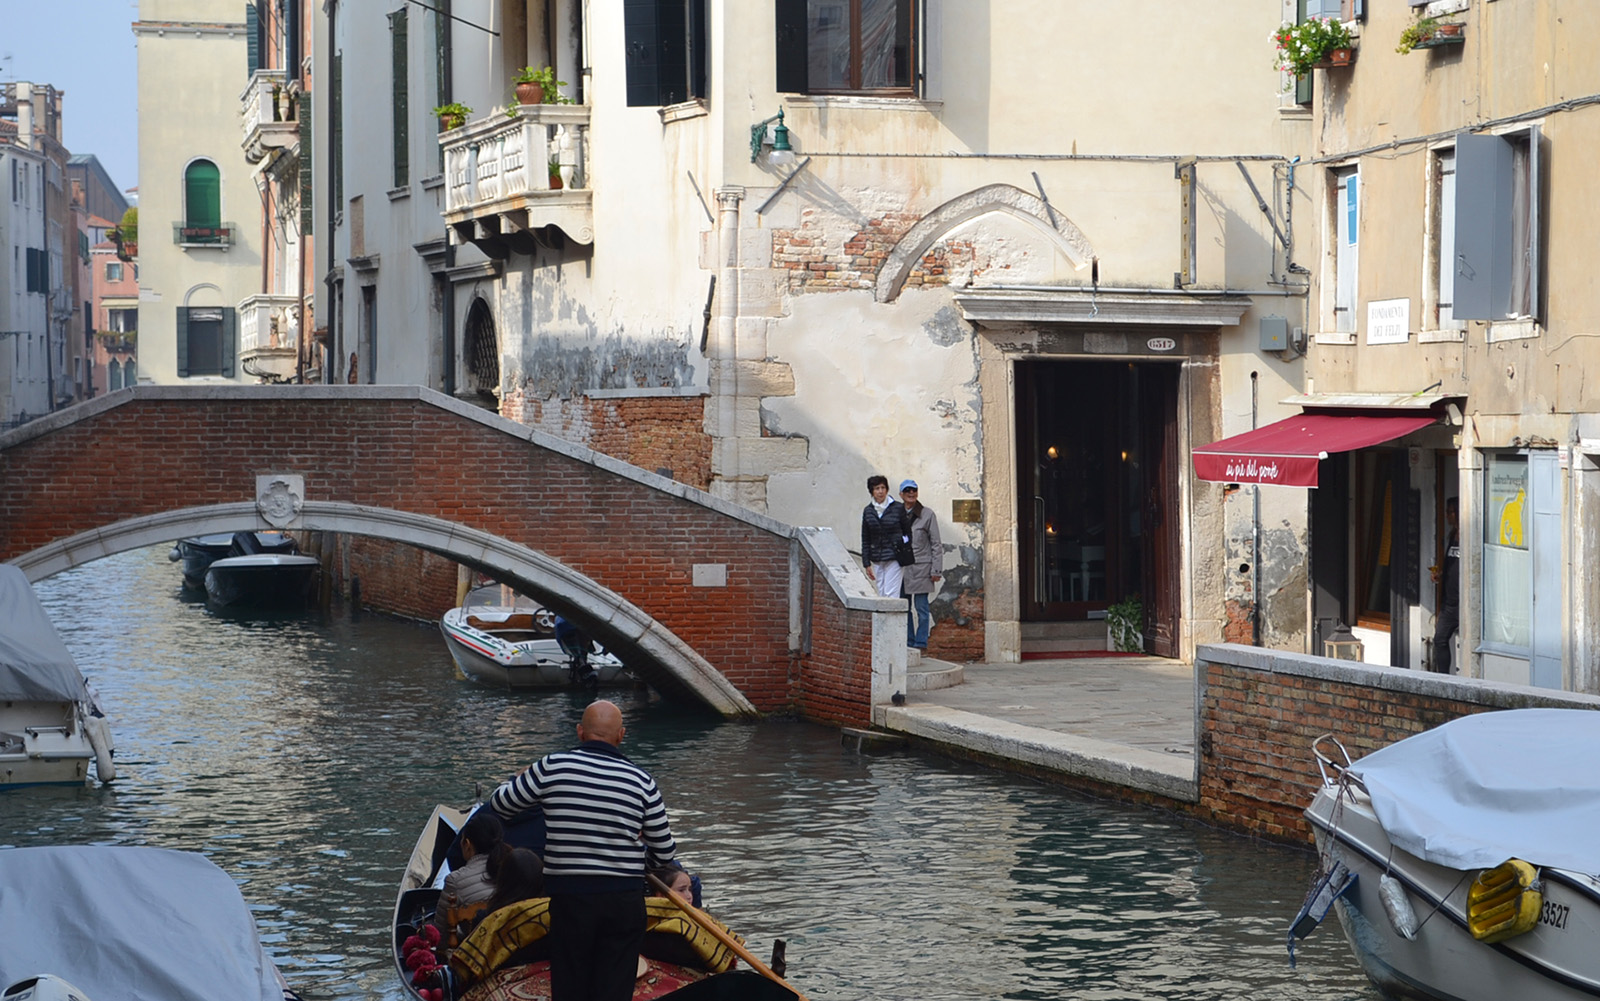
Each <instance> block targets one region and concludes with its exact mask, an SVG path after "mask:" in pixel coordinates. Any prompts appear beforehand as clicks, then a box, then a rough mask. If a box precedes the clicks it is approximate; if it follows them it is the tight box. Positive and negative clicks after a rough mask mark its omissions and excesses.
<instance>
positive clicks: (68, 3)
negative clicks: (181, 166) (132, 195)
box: [0, 0, 139, 190]
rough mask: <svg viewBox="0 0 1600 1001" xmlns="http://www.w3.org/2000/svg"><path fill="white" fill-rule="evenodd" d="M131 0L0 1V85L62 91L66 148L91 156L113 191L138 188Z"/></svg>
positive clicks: (135, 64)
mask: <svg viewBox="0 0 1600 1001" xmlns="http://www.w3.org/2000/svg"><path fill="white" fill-rule="evenodd" d="M138 16H139V5H138V3H136V2H135V0H0V81H5V82H10V81H13V80H27V81H28V82H30V83H47V84H51V85H53V86H54V87H56V88H57V89H59V90H61V91H63V92H64V94H65V96H64V97H63V98H62V101H61V106H62V107H61V114H62V125H63V128H64V130H65V136H64V139H65V141H66V145H67V149H69V150H71V151H72V152H73V153H74V154H78V153H93V154H94V155H95V156H97V157H99V158H100V164H101V166H103V167H105V168H106V172H107V173H109V174H110V175H111V179H112V180H113V181H115V182H116V185H117V187H118V188H119V189H122V190H126V189H128V188H131V187H134V186H135V185H137V184H138V183H139V120H138V115H139V108H138V101H137V93H138V88H137V87H136V86H135V83H136V76H137V73H138V59H137V58H136V55H135V51H134V47H133V29H132V28H131V27H130V25H132V24H133V22H134V20H136V19H137V18H138Z"/></svg>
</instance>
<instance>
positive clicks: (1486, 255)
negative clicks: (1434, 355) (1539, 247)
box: [1453, 132, 1515, 320]
mask: <svg viewBox="0 0 1600 1001" xmlns="http://www.w3.org/2000/svg"><path fill="white" fill-rule="evenodd" d="M1513 174H1514V164H1513V156H1512V150H1511V144H1510V143H1508V142H1506V140H1504V139H1502V138H1501V137H1499V136H1484V135H1474V134H1472V133H1470V132H1462V133H1459V134H1458V135H1457V136H1456V245H1455V269H1456V275H1455V277H1456V283H1455V300H1454V303H1453V315H1454V316H1455V318H1456V319H1458V320H1503V319H1505V318H1506V317H1508V316H1510V315H1511V268H1512V261H1511V256H1512V252H1513V247H1514V245H1515V237H1514V234H1513V233H1512V198H1511V185H1512V183H1513Z"/></svg>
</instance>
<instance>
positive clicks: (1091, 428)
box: [1016, 360, 1181, 657]
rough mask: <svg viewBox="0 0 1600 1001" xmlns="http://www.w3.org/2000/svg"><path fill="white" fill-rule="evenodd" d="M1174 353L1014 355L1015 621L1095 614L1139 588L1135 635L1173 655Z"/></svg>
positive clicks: (1175, 540)
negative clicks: (1018, 614) (1091, 357)
mask: <svg viewBox="0 0 1600 1001" xmlns="http://www.w3.org/2000/svg"><path fill="white" fill-rule="evenodd" d="M1178 373H1179V368H1178V366H1177V365H1176V364H1171V363H1161V362H1128V361H1055V360H1050V361H1027V362H1019V363H1018V364H1017V366H1016V387H1017V390H1016V391H1017V408H1016V420H1017V436H1016V440H1017V448H1018V455H1017V472H1018V498H1019V508H1020V509H1019V510H1018V512H1017V524H1018V526H1019V528H1020V537H1019V540H1018V542H1019V549H1020V552H1021V560H1022V566H1021V569H1022V574H1021V577H1022V618H1023V620H1024V621H1032V622H1048V621H1072V620H1087V619H1098V618H1103V617H1104V615H1105V611H1106V609H1107V608H1108V607H1110V606H1111V605H1113V604H1116V603H1117V602H1120V601H1122V600H1124V599H1126V598H1128V597H1131V596H1135V595H1137V596H1138V597H1139V599H1140V601H1141V602H1142V604H1143V606H1144V619H1145V630H1144V646H1145V650H1146V651H1147V652H1149V653H1154V654H1158V655H1160V656H1166V657H1172V656H1176V655H1177V637H1178V607H1179V606H1178V601H1179V592H1180V588H1179V580H1180V578H1179V574H1180V572H1181V568H1180V565H1179V564H1180V559H1179V548H1178V547H1179V541H1178V527H1179V526H1178V518H1177V511H1178V495H1177V481H1178V471H1179V470H1178V454H1177V453H1178V435H1177V391H1178Z"/></svg>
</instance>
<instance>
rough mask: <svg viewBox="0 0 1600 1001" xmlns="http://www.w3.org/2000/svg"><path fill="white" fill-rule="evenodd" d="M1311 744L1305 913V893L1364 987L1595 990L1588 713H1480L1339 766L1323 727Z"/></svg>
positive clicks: (1305, 920)
mask: <svg viewBox="0 0 1600 1001" xmlns="http://www.w3.org/2000/svg"><path fill="white" fill-rule="evenodd" d="M1313 749H1314V752H1315V755H1316V759H1317V764H1318V767H1319V769H1321V771H1322V776H1323V782H1322V786H1321V788H1320V789H1318V791H1317V794H1316V796H1315V798H1314V799H1313V800H1312V802H1311V805H1310V806H1309V807H1308V808H1307V809H1306V811H1305V816H1306V819H1307V820H1309V821H1310V823H1311V826H1312V830H1313V833H1314V835H1315V838H1316V843H1317V851H1318V854H1319V858H1320V860H1321V863H1322V865H1321V872H1322V874H1323V876H1322V879H1321V880H1320V882H1319V886H1317V887H1313V893H1312V897H1309V898H1308V900H1307V904H1308V908H1309V907H1311V905H1312V903H1313V898H1315V897H1317V896H1318V893H1319V889H1320V891H1321V898H1322V901H1323V904H1322V907H1321V908H1320V909H1321V910H1325V909H1326V907H1327V904H1328V903H1330V902H1331V906H1332V909H1333V910H1334V912H1335V913H1337V914H1338V916H1339V921H1340V924H1341V925H1342V926H1343V928H1344V933H1345V937H1346V938H1347V939H1348V940H1349V943H1350V947H1351V949H1352V950H1353V951H1354V952H1355V956H1356V959H1357V961H1358V962H1359V963H1360V964H1361V967H1362V969H1363V970H1365V971H1366V974H1367V976H1368V977H1369V978H1370V979H1371V980H1372V981H1373V983H1374V984H1376V985H1377V986H1378V988H1379V990H1380V991H1382V992H1383V993H1384V994H1385V995H1387V996H1390V997H1398V998H1422V999H1429V1001H1465V999H1473V998H1483V999H1488V998H1517V999H1519V1001H1546V999H1573V998H1589V999H1593V998H1596V997H1600V949H1597V948H1596V946H1597V945H1600V878H1597V875H1596V874H1600V837H1597V836H1596V833H1595V832H1596V831H1597V830H1600V774H1597V773H1596V771H1595V768H1594V762H1595V761H1596V760H1600V713H1597V712H1594V711H1590V710H1582V709H1510V710H1503V711H1498V712H1486V713H1480V714H1476V715H1472V716H1465V717H1462V718H1460V719H1456V720H1453V721H1451V722H1449V723H1445V724H1443V725H1441V726H1438V727H1435V728H1434V729H1432V730H1428V731H1425V732H1423V733H1420V734H1417V735H1414V736H1412V737H1408V738H1406V739H1405V740H1401V741H1399V742H1397V743H1395V744H1392V745H1390V746H1388V747H1385V748H1382V749H1380V750H1378V751H1375V752H1373V753H1371V754H1368V755H1366V756H1365V757H1363V758H1361V759H1359V760H1357V761H1354V762H1351V761H1350V759H1349V756H1348V755H1347V754H1346V753H1345V752H1344V748H1343V746H1342V745H1340V744H1339V743H1338V742H1337V741H1335V740H1334V739H1333V738H1332V737H1331V736H1328V735H1324V736H1323V737H1320V738H1318V740H1317V741H1316V742H1314V745H1313ZM1316 910H1317V909H1312V911H1311V913H1310V915H1309V917H1308V910H1307V909H1306V908H1303V909H1302V911H1301V915H1300V917H1299V918H1297V921H1296V925H1297V928H1298V929H1299V931H1295V930H1291V933H1290V935H1291V938H1290V944H1291V948H1292V944H1293V938H1294V936H1295V935H1296V934H1302V935H1303V934H1305V933H1306V932H1308V931H1309V930H1310V929H1311V927H1314V921H1315V919H1317V918H1320V914H1319V913H1316Z"/></svg>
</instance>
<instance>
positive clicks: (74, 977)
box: [0, 845, 284, 1001]
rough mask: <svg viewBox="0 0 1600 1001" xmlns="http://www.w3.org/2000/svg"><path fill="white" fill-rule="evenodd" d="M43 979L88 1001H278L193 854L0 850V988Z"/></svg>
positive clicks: (238, 910) (274, 979)
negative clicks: (51, 977)
mask: <svg viewBox="0 0 1600 1001" xmlns="http://www.w3.org/2000/svg"><path fill="white" fill-rule="evenodd" d="M44 973H49V974H54V975H55V976H58V977H61V978H62V979H63V980H65V981H67V983H69V984H71V985H73V986H74V987H76V988H78V989H79V990H81V991H83V992H84V994H85V995H86V996H87V999H88V1001H124V999H125V1001H222V999H227V1001H283V997H284V994H283V988H282V986H281V985H280V983H279V980H278V975H277V971H276V969H275V968H274V967H273V965H272V960H271V958H269V957H268V956H267V954H266V952H265V951H264V950H263V949H262V948H261V940H260V939H259V938H258V937H257V935H256V925H255V919H254V918H253V917H252V916H251V914H250V909H249V907H248V906H247V905H246V904H245V902H244V897H243V896H242V895H241V894H240V893H239V888H238V886H236V885H235V884H234V882H233V879H232V877H230V876H229V875H228V874H227V873H226V872H223V871H222V870H221V869H219V868H217V866H216V865H215V864H213V863H212V862H211V860H210V859H208V858H206V857H205V856H204V855H200V854H197V853H195V852H179V851H170V850H168V849H164V848H143V847H135V846H116V845H68V846H60V847H49V848H8V849H4V850H0V989H3V988H4V987H5V986H7V985H9V984H14V983H16V982H17V981H19V980H24V979H26V978H28V977H33V976H38V975H39V974H44Z"/></svg>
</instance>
